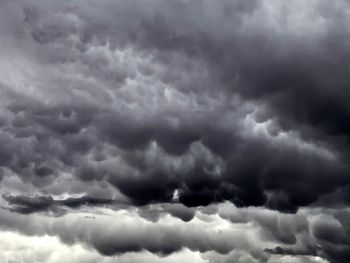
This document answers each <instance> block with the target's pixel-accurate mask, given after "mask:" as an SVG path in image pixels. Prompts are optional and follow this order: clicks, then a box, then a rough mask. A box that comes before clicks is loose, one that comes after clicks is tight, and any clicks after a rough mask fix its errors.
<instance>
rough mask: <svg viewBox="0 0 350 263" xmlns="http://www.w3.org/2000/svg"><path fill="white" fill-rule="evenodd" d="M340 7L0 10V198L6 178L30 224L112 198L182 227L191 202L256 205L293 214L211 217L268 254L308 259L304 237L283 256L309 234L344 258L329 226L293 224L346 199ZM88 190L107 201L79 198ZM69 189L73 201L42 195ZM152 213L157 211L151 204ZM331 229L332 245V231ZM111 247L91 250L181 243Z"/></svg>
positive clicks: (8, 4) (343, 14)
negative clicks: (249, 232) (240, 228)
mask: <svg viewBox="0 0 350 263" xmlns="http://www.w3.org/2000/svg"><path fill="white" fill-rule="evenodd" d="M348 7H349V4H348V3H347V2H346V1H340V0H339V1H335V3H334V4H330V3H328V2H327V1H323V0H322V1H310V2H307V3H303V2H301V1H297V0H294V1H290V2H288V3H287V2H280V1H248V2H247V1H241V0H232V1H230V0H224V1H221V2H219V3H216V2H215V3H214V2H212V1H209V0H204V1H197V0H192V1H187V0H186V1H185V0H176V1H159V0H150V1H147V3H146V2H145V1H141V0H140V1H132V2H130V1H122V0H117V1H110V0H107V1H104V2H103V3H101V2H99V1H94V0H90V1H88V2H84V1H74V2H67V1H59V2H57V1H56V2H54V1H46V2H40V3H37V2H35V1H20V0H19V1H0V34H1V37H0V41H1V44H2V45H1V47H0V57H1V58H2V59H1V61H0V92H1V96H0V102H1V103H0V144H1V151H0V165H1V168H2V169H1V173H0V178H5V179H6V180H5V179H3V181H4V182H5V183H7V184H8V183H9V181H10V185H12V186H13V188H14V189H12V188H11V189H10V190H16V191H17V192H18V191H20V189H21V187H19V186H18V184H19V183H17V184H15V183H13V181H14V180H17V179H19V180H20V181H21V183H22V184H25V185H31V186H32V187H33V188H32V190H31V191H32V192H38V193H39V194H40V195H39V197H35V198H34V197H27V195H26V194H27V193H23V194H21V195H19V196H17V195H6V196H4V198H5V199H6V200H7V202H8V203H9V204H10V205H12V206H11V207H12V208H11V209H12V210H13V211H17V212H20V213H32V212H37V211H47V210H53V209H55V208H56V207H61V206H65V207H69V208H79V207H80V206H82V205H89V206H100V205H104V204H109V203H110V202H111V200H112V199H110V198H109V197H107V198H106V196H109V195H110V196H112V195H116V196H118V198H124V199H125V200H127V202H128V204H132V205H135V206H137V207H138V209H139V210H138V215H139V216H141V217H144V218H146V219H148V220H149V221H150V222H154V223H156V222H158V221H159V220H160V218H162V216H163V215H164V214H170V215H172V216H174V217H178V218H180V219H181V220H183V221H184V222H192V221H193V219H194V217H195V215H196V211H197V210H198V209H204V208H197V207H199V206H207V205H210V204H213V203H214V204H217V203H221V202H224V201H230V202H232V203H233V204H235V205H236V206H237V207H241V208H242V207H250V206H256V207H266V208H269V209H272V210H277V211H280V212H284V213H289V214H290V215H286V216H285V217H283V219H281V222H280V225H278V224H279V223H278V221H276V219H273V218H270V217H269V215H264V216H261V217H257V216H253V217H251V216H248V215H246V214H244V213H243V214H239V215H238V216H237V217H235V218H232V217H231V216H227V215H225V216H224V218H229V219H230V220H231V222H235V221H243V222H245V221H248V222H250V221H254V222H258V224H259V225H260V226H261V228H262V229H263V230H262V231H263V232H264V233H265V234H266V235H267V236H270V237H273V238H274V239H275V240H276V241H278V242H281V243H283V244H282V245H281V246H275V248H269V249H268V250H266V251H268V252H270V253H272V254H283V255H304V254H305V255H306V254H308V252H307V251H311V252H310V253H309V254H310V255H314V254H315V253H316V252H315V251H318V245H316V244H312V242H311V243H308V245H307V246H304V247H301V248H300V247H296V248H289V247H285V246H284V245H285V244H287V245H294V244H295V243H296V242H297V240H298V236H297V234H298V235H302V236H308V234H307V233H308V232H309V231H313V234H314V236H315V238H316V239H317V241H320V240H324V242H323V243H322V253H324V255H325V257H326V258H331V259H332V260H338V259H336V258H337V257H338V258H339V260H338V261H339V262H342V261H341V260H343V258H345V257H346V256H347V255H348V254H347V253H348V252H347V251H348V250H347V247H348V246H349V244H348V237H349V233H348V231H347V224H346V223H344V221H342V219H340V218H341V216H339V219H338V218H337V220H338V221H339V222H340V223H337V224H338V225H337V224H335V225H332V224H330V225H329V224H328V223H329V222H328V221H329V220H330V219H329V218H328V219H327V220H326V221H327V222H328V223H326V224H325V225H322V224H319V225H318V226H317V224H316V225H314V226H313V228H311V229H312V230H310V228H309V225H308V224H307V223H305V218H304V219H302V218H300V217H299V216H298V214H296V215H295V216H294V215H293V214H295V213H297V211H298V209H300V208H301V207H307V206H310V205H312V206H314V207H319V208H323V207H325V206H327V207H328V208H332V207H341V206H347V205H348V203H349V196H348V194H347V192H348V187H349V184H350V176H349V174H350V167H349V156H350V153H349V138H350V137H349V134H350V125H349V123H350V108H349V106H348V103H347V98H348V97H349V96H350V94H349V90H348V88H347V87H348V86H349V84H350V83H349V80H348V77H347V76H348V65H347V61H348V57H349V48H348V39H349V30H348V29H347V26H346V25H347V24H348V23H349V22H350V17H349V13H348V12H347V11H346V10H347V8H348ZM9 178H12V181H11V180H10V179H9ZM11 183H12V184H11ZM71 183H72V184H74V183H75V185H79V187H77V186H76V188H74V187H73V186H72V187H70V186H71ZM65 184H66V185H67V187H64V185H65ZM103 184H105V186H101V185H103ZM5 185H6V184H5ZM87 185H89V186H90V187H91V189H89V191H92V192H97V191H101V187H102V188H103V187H105V188H106V189H107V187H112V188H113V187H114V191H111V190H110V188H108V189H109V190H108V191H106V192H108V193H106V194H105V195H104V196H103V197H98V196H97V197H88V196H89V193H87V190H84V189H82V188H84V187H83V186H87ZM106 185H107V186H106ZM16 187H17V188H18V189H15V188H16ZM68 188H69V189H68ZM6 191H7V189H2V193H5V192H6ZM67 192H68V193H69V194H79V195H82V194H83V195H84V196H83V197H82V198H70V199H65V200H57V199H56V198H55V197H54V196H55V195H62V194H66V193H67ZM51 196H52V197H51ZM94 196H95V195H94ZM124 199H123V200H124ZM113 200H115V199H113ZM159 203H161V204H162V209H161V210H160V211H159V210H157V209H154V208H153V207H152V206H153V205H157V204H159ZM291 218H293V219H296V221H295V222H290V220H291ZM330 222H333V221H330ZM282 226H283V227H282ZM336 226H337V227H336ZM337 229H338V230H339V229H341V231H342V233H343V234H342V235H339V236H338V235H337V236H334V235H332V233H334V232H335V230H337ZM159 235H161V234H159ZM171 235H175V236H176V233H173V232H171ZM113 241H114V240H113V239H112V238H110V240H109V239H108V240H105V241H102V240H101V241H99V243H98V244H96V246H95V247H97V249H98V250H99V251H102V253H104V254H114V253H115V252H123V251H139V250H142V249H146V250H149V251H151V252H156V253H158V252H159V253H161V254H162V253H163V254H167V253H171V252H174V251H177V250H179V249H180V248H182V247H184V246H183V244H181V242H180V241H178V242H177V241H176V239H175V238H174V240H168V239H167V240H166V241H167V242H170V243H171V242H173V243H171V244H170V243H169V244H164V247H162V248H159V249H158V248H154V247H147V246H146V245H144V244H143V245H140V244H138V243H137V242H136V241H135V242H134V243H132V242H131V243H130V244H129V243H128V244H126V243H125V244H124V245H125V246H126V247H128V246H130V247H129V248H130V249H124V248H119V247H113V244H112V245H111V244H110V242H112V243H113ZM104 242H105V243H106V244H105V243H104ZM159 242H160V241H159ZM196 242H198V241H196ZM327 242H328V243H327ZM92 243H93V242H92ZM124 245H121V246H124ZM167 245H168V246H169V247H167ZM110 246H112V247H110ZM116 246H118V245H116ZM198 246H200V245H198ZM203 246H204V245H203ZM334 246H336V247H335V248H334ZM185 247H190V248H191V247H196V246H194V245H193V244H192V243H191V244H187V245H185ZM333 248H334V249H333ZM196 249H197V250H199V251H202V250H206V249H207V248H202V247H196ZM214 250H215V251H217V252H220V251H221V250H220V248H215V249H214ZM223 250H224V252H225V253H228V252H229V251H228V250H225V249H223ZM333 251H337V252H336V253H333ZM317 253H318V254H317V255H319V252H317ZM322 253H321V256H322V255H323V254H322ZM332 262H333V261H332Z"/></svg>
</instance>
